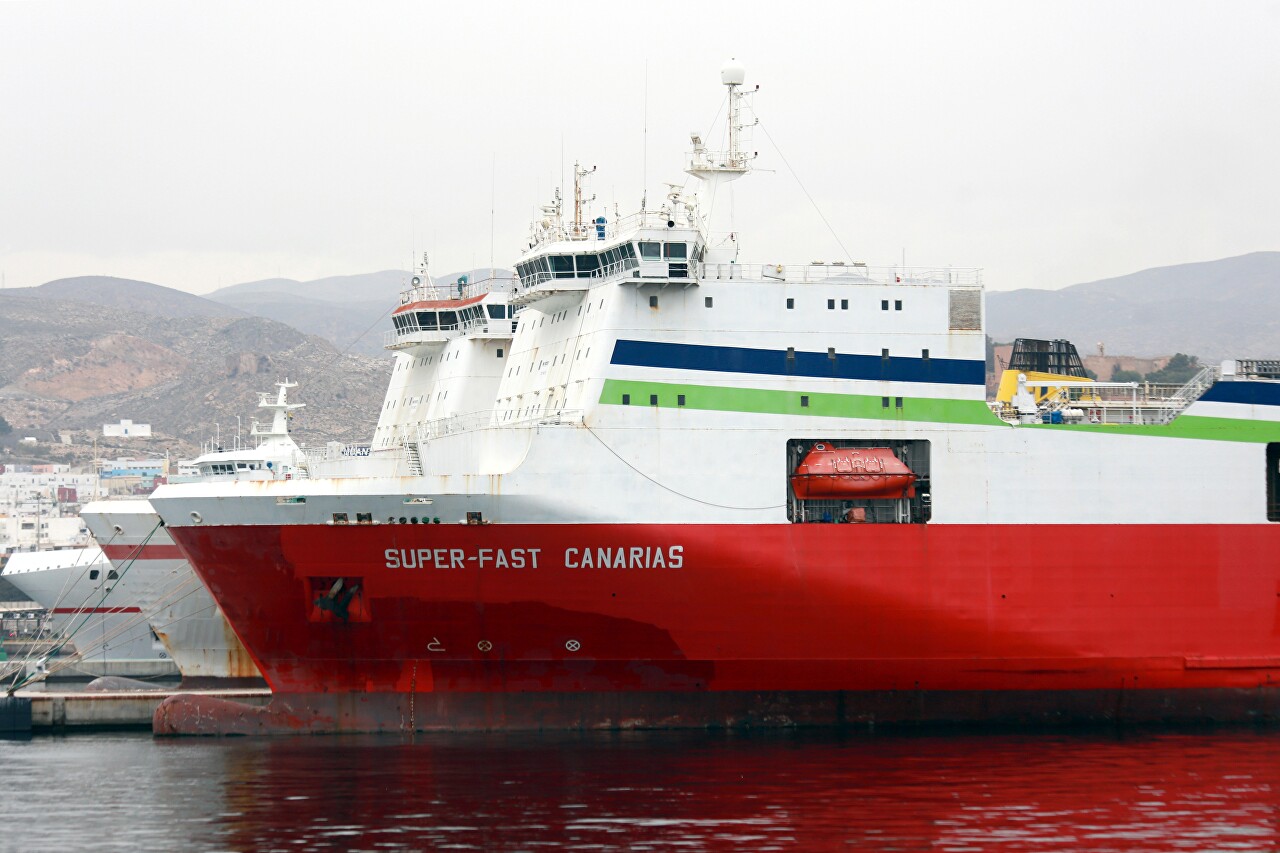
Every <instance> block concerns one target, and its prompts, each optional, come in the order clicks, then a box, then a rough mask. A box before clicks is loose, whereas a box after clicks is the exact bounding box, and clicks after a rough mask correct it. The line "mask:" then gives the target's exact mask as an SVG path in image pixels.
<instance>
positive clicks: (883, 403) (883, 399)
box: [880, 397, 889, 409]
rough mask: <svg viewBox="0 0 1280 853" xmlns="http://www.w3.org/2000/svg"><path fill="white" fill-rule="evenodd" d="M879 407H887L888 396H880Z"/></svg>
mask: <svg viewBox="0 0 1280 853" xmlns="http://www.w3.org/2000/svg"><path fill="white" fill-rule="evenodd" d="M880 408H882V409H887V408H889V398H888V397H881V398H880Z"/></svg>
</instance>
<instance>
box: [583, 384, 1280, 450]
mask: <svg viewBox="0 0 1280 853" xmlns="http://www.w3.org/2000/svg"><path fill="white" fill-rule="evenodd" d="M624 394H625V395H628V396H629V399H630V401H629V403H628V405H632V406H652V405H655V404H654V403H651V402H650V401H651V399H653V398H654V397H656V398H657V403H656V405H657V407H658V408H662V409H675V408H684V409H701V410H704V411H713V412H743V413H749V414H762V415H800V416H802V417H817V418H850V419H862V420H878V421H884V420H896V421H913V422H918V423H940V424H972V425H977V426H1008V424H1006V423H1005V422H1004V421H1002V420H1000V419H999V418H997V417H996V416H995V414H994V413H992V411H991V410H990V409H989V408H987V404H986V403H985V402H983V401H981V400H946V399H936V398H932V397H903V398H902V408H898V406H897V398H896V397H890V398H889V405H888V407H887V408H886V407H885V405H884V398H883V397H879V396H872V395H869V394H830V393H821V392H816V391H803V392H802V391H774V390H767V389H763V388H738V387H724V386H719V385H686V384H677V383H672V382H634V381H631V380H624V379H606V380H605V382H604V390H603V391H601V393H600V402H601V403H603V404H605V405H613V406H620V405H623V400H622V398H623V395H624ZM681 395H683V396H684V405H683V406H681V405H680V397H681ZM802 397H807V398H808V402H809V405H807V406H805V405H802V400H801V398H802ZM1021 429H1053V430H1068V431H1074V432H1080V431H1086V430H1087V431H1089V432H1093V433H1097V434H1099V435H1133V436H1150V437H1155V438H1190V439H1200V440H1204V441H1243V442H1269V441H1280V421H1251V420H1244V419H1237V418H1208V417H1201V416H1196V415H1182V416H1180V417H1178V418H1176V419H1174V421H1173V423H1170V424H1165V425H1146V424H1025V425H1023V426H1022V427H1021Z"/></svg>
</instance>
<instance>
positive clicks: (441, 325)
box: [391, 305, 515, 332]
mask: <svg viewBox="0 0 1280 853" xmlns="http://www.w3.org/2000/svg"><path fill="white" fill-rule="evenodd" d="M485 309H488V315H489V318H490V319H491V320H506V319H509V318H511V317H514V316H515V307H514V306H512V305H485V306H480V305H472V306H469V307H467V308H463V309H462V310H460V311H406V312H404V313H402V314H397V315H395V316H394V317H392V318H391V322H392V323H393V324H395V327H396V331H397V332H414V331H427V332H436V331H447V330H449V329H456V328H459V325H460V324H466V323H470V322H473V321H476V320H481V319H483V318H484V316H485Z"/></svg>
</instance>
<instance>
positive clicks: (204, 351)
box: [0, 282, 388, 458]
mask: <svg viewBox="0 0 1280 853" xmlns="http://www.w3.org/2000/svg"><path fill="white" fill-rule="evenodd" d="M137 284H143V283H140V282H132V283H129V284H128V285H126V286H125V291H126V296H127V291H128V290H134V289H136V288H134V287H133V286H134V285H137ZM148 287H154V288H157V290H159V291H168V288H160V287H159V286H157V285H149V286H148ZM49 292H57V293H59V296H60V297H61V296H64V295H65V298H57V297H55V298H50V297H46V296H37V295H33V294H37V293H49ZM173 293H176V294H178V296H177V298H176V299H174V298H172V297H171V294H173ZM159 296H160V297H161V298H159V299H157V300H154V301H152V302H151V303H149V304H148V305H146V306H143V307H150V308H153V309H154V310H153V311H144V310H137V309H136V308H134V307H133V304H132V303H129V302H128V301H127V300H124V301H123V304H125V305H128V306H129V307H108V305H107V304H105V303H108V302H110V301H111V300H110V299H109V297H108V296H106V295H103V294H102V293H98V294H96V297H97V298H98V299H99V300H100V301H99V302H97V303H95V304H92V305H90V304H88V301H89V300H88V299H87V298H85V297H84V296H78V295H77V291H75V290H74V289H73V288H72V289H68V290H60V289H51V290H48V291H46V290H43V289H42V288H29V289H24V290H8V291H3V292H0V416H3V417H4V418H5V419H6V420H8V421H9V422H10V423H11V424H13V426H14V436H13V437H15V438H16V437H17V436H19V435H24V436H25V435H35V436H37V437H38V438H40V441H41V444H40V447H41V448H48V447H49V445H48V442H49V441H50V440H51V439H52V438H53V437H54V436H55V435H56V434H57V433H58V432H59V431H62V430H71V431H72V432H73V436H74V442H75V445H74V446H75V449H74V450H71V449H68V448H64V447H57V448H54V449H53V452H52V455H53V456H58V455H61V456H64V457H65V456H68V455H70V456H76V457H79V456H82V455H86V453H87V454H91V453H92V446H93V442H94V441H95V439H96V441H97V443H98V446H99V452H100V453H103V455H107V454H109V453H111V452H112V448H111V447H110V446H108V444H107V442H106V440H105V439H103V438H102V425H103V424H106V423H115V422H118V421H120V420H121V419H129V420H132V421H134V422H136V423H149V424H151V426H152V430H153V432H154V434H155V437H154V438H153V439H151V440H144V439H132V440H127V441H123V442H117V444H118V445H119V448H118V449H119V450H120V452H130V453H149V452H163V451H164V450H168V451H170V453H172V454H173V455H175V456H179V457H182V456H189V455H191V454H193V453H194V452H196V451H198V450H199V447H200V444H201V442H202V441H204V440H207V439H208V438H209V437H211V436H212V434H213V431H214V424H215V423H216V424H218V425H219V426H220V429H221V434H222V437H223V439H224V441H226V439H227V437H228V436H230V435H233V434H234V432H235V428H236V417H237V416H240V419H241V424H242V426H243V428H244V429H245V430H246V432H247V430H248V426H249V421H250V418H251V417H252V416H253V415H254V414H255V411H254V410H255V407H256V405H257V400H258V397H257V394H258V392H261V391H273V390H274V389H273V384H274V383H275V382H276V381H278V380H279V379H282V378H285V377H288V378H290V379H293V380H296V381H298V382H299V383H300V387H299V388H298V389H297V390H296V391H294V392H293V395H292V396H293V397H294V398H296V401H297V402H304V403H306V404H307V407H306V408H305V409H302V410H300V411H299V412H298V413H297V415H296V417H295V421H294V430H295V435H296V437H297V439H298V440H299V441H300V442H307V443H317V442H323V441H325V440H331V439H332V440H341V441H359V440H362V439H365V438H367V437H368V436H369V435H371V434H372V431H373V425H374V423H375V422H376V419H377V413H378V410H379V406H380V405H381V402H382V396H383V391H384V389H385V385H386V378H387V369H388V367H387V361H386V360H385V359H374V358H369V357H366V356H360V355H351V354H346V355H343V354H340V353H339V352H338V350H337V349H336V348H335V347H334V346H333V345H332V344H330V343H329V342H328V341H325V340H323V339H321V338H318V337H315V336H311V335H306V334H303V333H302V332H299V331H298V330H296V329H293V328H290V327H289V326H286V325H284V324H281V323H277V322H274V321H272V320H268V319H265V318H262V317H254V316H249V315H245V314H243V313H241V312H240V311H238V310H236V309H232V308H228V307H227V306H222V305H218V304H217V303H211V302H208V301H207V300H201V299H200V297H195V296H191V295H189V294H184V293H178V292H177V291H171V292H170V293H162V294H159ZM188 300H198V301H201V302H207V303H208V306H209V307H207V308H201V307H200V306H197V305H195V304H194V303H192V302H189V301H188ZM175 303H185V304H186V307H185V309H180V310H184V311H185V313H184V314H182V315H181V316H164V315H163V314H161V313H159V312H162V311H167V310H170V308H171V307H172V306H173V305H174V304H175ZM117 304H121V303H117ZM37 455H43V456H46V458H47V457H48V456H49V455H50V454H49V453H48V452H45V453H41V454H37Z"/></svg>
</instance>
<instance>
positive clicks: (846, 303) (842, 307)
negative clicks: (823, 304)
mask: <svg viewBox="0 0 1280 853" xmlns="http://www.w3.org/2000/svg"><path fill="white" fill-rule="evenodd" d="M840 310H841V311H848V310H849V300H848V299H841V300H840Z"/></svg>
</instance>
